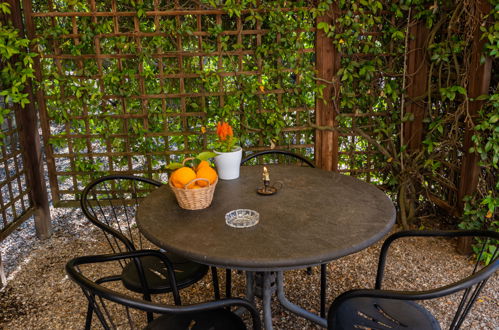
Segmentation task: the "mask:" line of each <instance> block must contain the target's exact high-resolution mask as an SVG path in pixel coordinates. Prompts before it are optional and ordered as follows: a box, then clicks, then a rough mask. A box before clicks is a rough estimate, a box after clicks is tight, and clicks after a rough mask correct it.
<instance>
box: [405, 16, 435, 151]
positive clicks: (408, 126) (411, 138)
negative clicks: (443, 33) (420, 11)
mask: <svg viewBox="0 0 499 330" xmlns="http://www.w3.org/2000/svg"><path fill="white" fill-rule="evenodd" d="M428 33H429V31H428V28H427V27H426V26H425V23H424V22H422V21H419V22H418V23H417V24H414V25H413V26H411V27H410V28H409V36H410V37H409V44H408V45H407V47H408V49H407V50H406V52H407V53H408V55H407V70H406V72H407V74H406V76H407V77H408V78H407V79H408V81H407V103H406V106H405V109H404V111H405V113H406V114H408V113H412V114H413V115H414V119H413V120H412V121H408V122H405V123H404V125H403V129H404V133H403V136H402V139H403V143H404V145H407V146H408V150H409V151H417V150H419V149H420V148H421V143H422V137H423V119H424V115H425V110H426V106H425V104H424V100H423V99H420V100H417V98H418V97H421V96H423V95H425V93H426V92H427V90H428V59H427V56H426V48H425V43H426V40H427V38H428Z"/></svg>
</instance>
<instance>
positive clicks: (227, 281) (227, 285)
mask: <svg viewBox="0 0 499 330" xmlns="http://www.w3.org/2000/svg"><path fill="white" fill-rule="evenodd" d="M231 291H232V271H231V269H229V268H227V269H226V270H225V297H226V298H230V297H232V292H231Z"/></svg>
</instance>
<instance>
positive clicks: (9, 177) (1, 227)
mask: <svg viewBox="0 0 499 330" xmlns="http://www.w3.org/2000/svg"><path fill="white" fill-rule="evenodd" d="M0 105H2V106H4V105H3V102H2V99H0ZM0 130H1V134H2V136H1V141H2V143H1V144H0V216H1V219H2V221H1V222H0V241H1V239H2V238H3V237H4V236H5V235H7V234H8V231H10V230H12V228H14V227H15V226H16V225H17V224H18V223H20V222H22V221H23V219H25V218H26V216H28V215H29V214H31V211H32V206H33V203H32V201H31V198H30V192H31V189H30V188H29V186H28V183H27V178H26V175H27V174H26V170H25V166H24V161H23V155H22V150H21V144H20V134H19V128H18V127H17V124H16V118H15V115H14V112H11V113H9V114H8V115H7V116H6V117H4V122H3V123H2V125H1V126H0Z"/></svg>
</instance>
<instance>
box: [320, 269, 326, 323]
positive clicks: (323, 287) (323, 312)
mask: <svg viewBox="0 0 499 330" xmlns="http://www.w3.org/2000/svg"><path fill="white" fill-rule="evenodd" d="M326 291H327V264H322V265H321V317H322V318H325V317H326V293H327V292H326Z"/></svg>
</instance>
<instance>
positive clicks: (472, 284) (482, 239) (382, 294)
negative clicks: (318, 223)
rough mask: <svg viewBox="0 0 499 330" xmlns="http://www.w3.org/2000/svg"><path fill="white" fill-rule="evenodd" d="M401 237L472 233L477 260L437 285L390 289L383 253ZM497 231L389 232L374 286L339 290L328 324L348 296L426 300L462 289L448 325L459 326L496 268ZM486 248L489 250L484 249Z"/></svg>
mask: <svg viewBox="0 0 499 330" xmlns="http://www.w3.org/2000/svg"><path fill="white" fill-rule="evenodd" d="M404 237H474V238H475V239H477V242H478V243H479V246H480V247H479V248H478V249H476V252H477V261H476V263H475V265H474V267H473V270H472V272H471V274H470V275H469V276H467V277H466V278H464V279H461V280H460V281H457V282H454V283H451V284H448V285H445V286H443V287H440V288H436V289H432V290H425V291H410V292H409V291H407V292H404V291H390V290H382V289H381V284H382V280H383V275H384V267H385V263H386V256H387V254H388V250H389V248H390V246H391V244H392V243H393V242H394V241H395V240H397V239H399V238H404ZM498 243H499V233H498V232H492V231H481V230H454V231H401V232H398V233H395V234H392V235H390V236H389V237H388V238H387V239H386V240H385V242H384V243H383V246H382V248H381V252H380V257H379V263H378V272H377V276H376V284H375V289H374V290H351V291H348V292H345V293H343V294H341V295H340V296H339V297H337V298H336V299H335V301H334V302H333V304H332V305H331V307H330V309H329V314H328V328H329V329H333V327H334V324H335V323H336V319H337V318H338V317H340V315H339V314H338V313H339V311H340V310H341V309H340V308H341V307H342V305H343V304H344V303H346V302H348V301H349V300H350V299H355V298H360V297H367V298H378V299H388V300H394V299H395V300H428V299H436V298H441V297H444V296H448V295H450V294H453V293H456V292H459V291H463V296H462V297H461V301H460V302H459V305H458V308H457V311H456V313H455V314H454V318H453V320H452V322H451V324H450V327H449V329H451V330H454V329H459V328H460V327H461V326H462V324H463V322H464V320H465V318H466V316H467V315H468V313H469V311H470V310H471V307H472V306H473V304H474V302H475V301H476V299H477V298H478V296H479V295H480V292H481V291H482V289H483V287H484V286H485V284H486V283H487V280H488V279H489V278H490V276H492V275H493V274H494V273H495V272H496V271H497V270H499V258H498V257H499V248H498ZM487 249H489V250H487ZM485 254H489V255H488V257H487V260H488V261H489V264H488V265H487V266H484V265H483V263H482V260H483V258H482V257H483V256H484V255H485Z"/></svg>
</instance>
